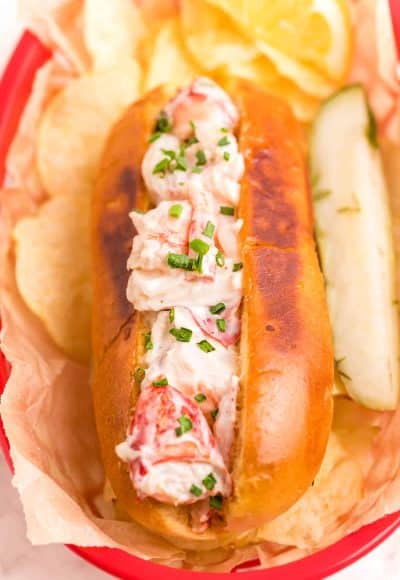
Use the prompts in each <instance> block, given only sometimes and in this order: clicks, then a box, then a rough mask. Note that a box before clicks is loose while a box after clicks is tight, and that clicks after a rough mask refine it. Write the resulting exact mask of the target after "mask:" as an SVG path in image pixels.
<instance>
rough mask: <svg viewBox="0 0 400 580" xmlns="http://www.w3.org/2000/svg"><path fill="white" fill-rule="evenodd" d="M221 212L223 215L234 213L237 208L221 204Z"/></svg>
mask: <svg viewBox="0 0 400 580" xmlns="http://www.w3.org/2000/svg"><path fill="white" fill-rule="evenodd" d="M219 213H222V215H234V213H235V208H234V207H228V206H226V205H221V206H220V208H219Z"/></svg>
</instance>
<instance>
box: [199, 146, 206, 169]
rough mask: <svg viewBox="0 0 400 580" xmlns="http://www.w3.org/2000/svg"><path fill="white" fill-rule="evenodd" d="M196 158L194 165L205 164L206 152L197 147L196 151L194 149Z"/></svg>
mask: <svg viewBox="0 0 400 580" xmlns="http://www.w3.org/2000/svg"><path fill="white" fill-rule="evenodd" d="M196 159H197V163H196V165H197V166H199V165H205V164H206V163H207V158H206V154H205V153H204V151H203V150H202V149H199V150H198V151H196Z"/></svg>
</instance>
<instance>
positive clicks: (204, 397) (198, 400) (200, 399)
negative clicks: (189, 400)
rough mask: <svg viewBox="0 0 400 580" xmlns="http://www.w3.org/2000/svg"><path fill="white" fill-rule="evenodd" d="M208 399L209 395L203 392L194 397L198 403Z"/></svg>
mask: <svg viewBox="0 0 400 580" xmlns="http://www.w3.org/2000/svg"><path fill="white" fill-rule="evenodd" d="M206 399H207V397H206V396H205V395H204V394H203V393H198V394H197V395H195V397H194V400H195V401H197V402H198V403H203V401H205V400H206Z"/></svg>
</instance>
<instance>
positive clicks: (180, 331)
mask: <svg viewBox="0 0 400 580" xmlns="http://www.w3.org/2000/svg"><path fill="white" fill-rule="evenodd" d="M169 333H170V334H172V336H174V337H175V338H176V340H177V341H178V342H190V340H191V338H192V334H193V331H192V330H190V328H184V327H183V326H181V328H171V330H170V331H169Z"/></svg>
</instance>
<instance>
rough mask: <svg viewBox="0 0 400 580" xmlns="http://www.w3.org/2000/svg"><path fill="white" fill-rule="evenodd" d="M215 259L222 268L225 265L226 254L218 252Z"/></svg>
mask: <svg viewBox="0 0 400 580" xmlns="http://www.w3.org/2000/svg"><path fill="white" fill-rule="evenodd" d="M215 261H216V263H217V266H219V267H220V268H222V267H223V266H225V256H224V254H222V253H221V252H220V251H218V252H217V254H216V256H215Z"/></svg>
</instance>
